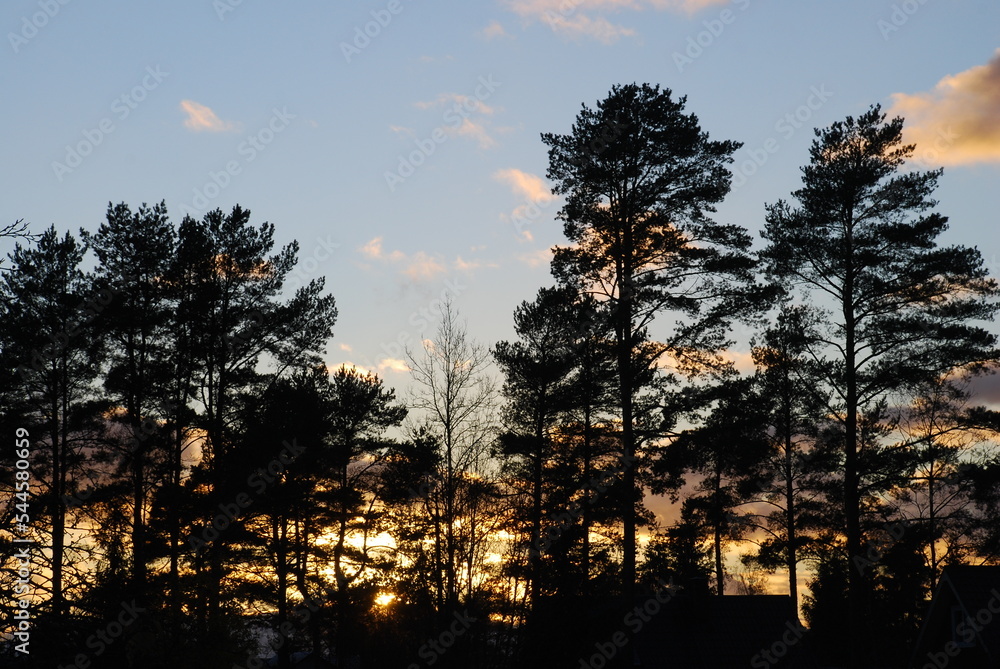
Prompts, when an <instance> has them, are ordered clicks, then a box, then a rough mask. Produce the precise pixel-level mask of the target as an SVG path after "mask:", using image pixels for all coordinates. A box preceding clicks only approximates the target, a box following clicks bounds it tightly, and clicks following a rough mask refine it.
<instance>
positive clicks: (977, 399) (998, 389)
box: [969, 373, 1000, 407]
mask: <svg viewBox="0 0 1000 669" xmlns="http://www.w3.org/2000/svg"><path fill="white" fill-rule="evenodd" d="M969 392H971V393H972V403H973V404H988V405H992V406H993V407H997V406H1000V373H994V374H986V375H983V376H977V377H975V378H973V379H972V381H971V382H970V383H969Z"/></svg>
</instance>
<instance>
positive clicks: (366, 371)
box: [326, 360, 375, 375]
mask: <svg viewBox="0 0 1000 669" xmlns="http://www.w3.org/2000/svg"><path fill="white" fill-rule="evenodd" d="M341 369H347V370H352V369H353V370H354V371H356V372H357V373H359V374H372V375H374V374H375V372H373V371H372V370H370V369H368V368H367V367H362V366H361V365H356V364H354V363H353V362H351V361H350V360H348V361H347V362H342V363H340V364H339V365H331V366H328V367H327V368H326V371H327V372H329V373H330V374H335V373H336V372H338V371H340V370H341Z"/></svg>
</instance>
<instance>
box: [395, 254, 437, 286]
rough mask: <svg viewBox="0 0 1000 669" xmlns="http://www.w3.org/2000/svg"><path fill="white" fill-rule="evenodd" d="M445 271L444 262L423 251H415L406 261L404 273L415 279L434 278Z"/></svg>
mask: <svg viewBox="0 0 1000 669" xmlns="http://www.w3.org/2000/svg"><path fill="white" fill-rule="evenodd" d="M444 271H445V266H444V263H442V262H441V261H440V260H438V259H437V258H433V257H431V256H429V255H427V254H426V253H424V252H423V251H417V252H416V253H414V254H413V255H412V256H411V257H410V259H409V260H408V261H407V263H406V267H405V268H404V269H403V274H405V275H406V276H408V277H410V278H411V279H413V280H414V281H422V280H429V279H433V278H434V277H436V276H437V275H439V274H443V273H444Z"/></svg>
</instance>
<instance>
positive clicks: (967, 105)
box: [888, 49, 1000, 165]
mask: <svg viewBox="0 0 1000 669" xmlns="http://www.w3.org/2000/svg"><path fill="white" fill-rule="evenodd" d="M888 114H889V115H890V117H891V116H902V117H903V118H904V119H905V120H906V122H905V123H904V124H903V135H904V139H905V140H906V142H908V143H915V144H916V145H917V148H916V151H915V158H916V159H917V160H918V161H919V162H923V163H928V164H931V165H935V164H936V165H970V164H975V163H997V162H1000V49H998V50H997V51H996V52H995V53H994V55H993V57H992V58H991V59H990V61H989V62H988V63H986V64H985V65H977V66H975V67H972V68H969V69H968V70H965V71H964V72H959V73H958V74H955V75H949V76H946V77H944V78H943V79H941V80H940V81H939V82H938V83H937V84H936V85H935V86H934V88H933V89H932V90H930V91H926V92H923V93H913V94H908V93H894V94H893V95H892V106H891V107H890V109H889V110H888Z"/></svg>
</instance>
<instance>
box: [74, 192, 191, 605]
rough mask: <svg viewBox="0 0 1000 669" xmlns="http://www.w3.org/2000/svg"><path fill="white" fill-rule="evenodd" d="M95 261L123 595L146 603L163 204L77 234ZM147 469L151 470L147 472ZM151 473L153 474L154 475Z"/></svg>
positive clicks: (169, 255) (160, 459)
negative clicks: (125, 573) (107, 300)
mask: <svg viewBox="0 0 1000 669" xmlns="http://www.w3.org/2000/svg"><path fill="white" fill-rule="evenodd" d="M82 235H83V238H84V240H86V241H87V242H88V243H89V244H90V246H91V248H92V249H93V251H94V254H95V255H96V256H97V260H98V262H99V265H98V269H97V272H96V278H95V281H96V285H97V287H98V288H99V289H100V290H104V291H108V292H110V293H113V294H115V295H116V296H117V299H116V300H114V301H113V302H112V303H111V304H109V305H108V307H107V309H106V310H105V313H104V315H103V318H102V319H101V322H100V325H101V327H100V328H99V331H100V334H101V336H102V338H103V339H104V340H105V342H106V343H107V344H108V346H107V351H106V358H105V365H106V370H105V371H104V374H103V377H104V388H105V391H106V392H107V394H108V396H109V398H110V399H111V400H112V401H113V402H115V403H116V404H117V406H119V407H120V408H121V409H122V412H121V413H118V414H116V416H115V418H114V421H113V422H115V423H118V424H120V425H122V426H123V431H124V434H122V435H121V439H118V440H117V441H118V442H119V443H118V444H116V451H117V457H118V458H119V459H120V462H121V466H122V467H123V468H124V469H125V471H126V472H127V480H128V486H129V489H130V499H129V502H130V504H131V510H132V516H131V527H130V535H131V542H130V543H131V550H132V554H131V560H130V564H131V567H132V570H131V584H130V590H131V596H133V597H136V598H137V601H139V602H140V604H145V603H147V583H146V582H147V565H148V563H149V562H150V559H151V556H150V555H149V551H148V550H147V543H148V542H149V537H148V536H147V528H146V524H147V518H146V510H147V508H148V505H149V501H150V499H151V496H152V493H153V491H154V490H155V489H157V488H158V487H159V486H160V485H162V484H163V483H164V482H165V481H164V480H163V479H164V478H165V475H166V472H165V471H164V464H165V461H166V459H167V454H168V445H169V438H168V436H167V434H166V433H165V432H163V431H162V430H161V429H160V425H161V422H162V420H163V419H164V417H166V416H169V415H170V414H171V410H170V408H171V403H172V398H171V397H170V395H169V392H168V383H167V381H168V379H169V375H170V371H171V363H170V357H171V354H172V353H173V351H171V348H170V334H169V333H170V325H171V318H170V313H171V310H170V304H169V302H168V293H167V286H168V274H169V271H170V267H171V263H172V262H173V259H174V254H175V244H176V232H175V230H174V228H173V225H171V223H170V221H169V220H168V218H167V209H166V205H165V204H164V203H162V202H161V203H160V204H158V205H155V206H154V207H152V208H150V207H147V206H146V205H145V204H143V205H142V206H141V207H139V210H138V211H136V212H135V213H133V212H132V211H131V209H130V208H129V206H128V205H127V204H125V203H124V202H123V203H121V204H118V205H115V206H112V205H111V204H110V203H109V204H108V210H107V219H106V221H105V222H104V223H102V224H101V226H100V228H99V229H98V231H97V233H95V234H93V235H91V234H89V233H87V232H85V231H84V232H82ZM151 470H152V471H151ZM156 470H158V471H156Z"/></svg>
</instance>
